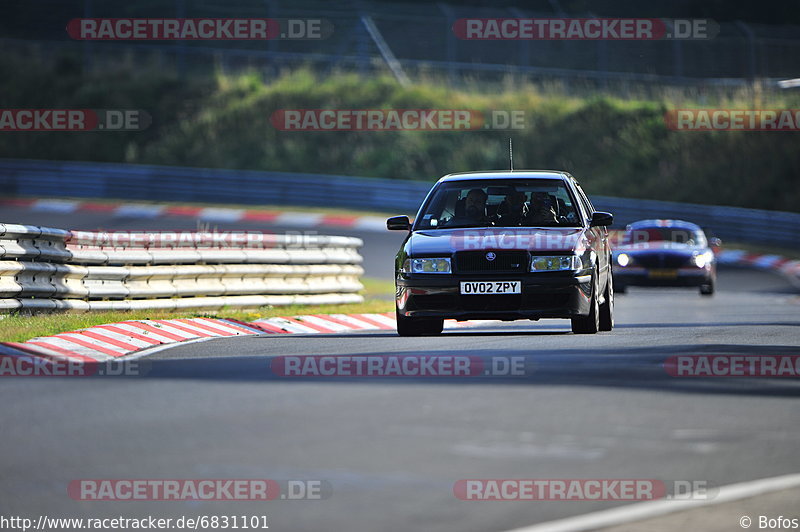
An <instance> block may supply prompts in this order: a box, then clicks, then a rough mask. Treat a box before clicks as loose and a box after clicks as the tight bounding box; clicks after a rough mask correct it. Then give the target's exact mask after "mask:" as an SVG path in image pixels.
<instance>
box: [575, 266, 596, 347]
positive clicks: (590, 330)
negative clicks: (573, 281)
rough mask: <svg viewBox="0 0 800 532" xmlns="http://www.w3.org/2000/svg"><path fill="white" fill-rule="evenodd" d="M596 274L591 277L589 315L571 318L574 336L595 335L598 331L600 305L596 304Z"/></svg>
mask: <svg viewBox="0 0 800 532" xmlns="http://www.w3.org/2000/svg"><path fill="white" fill-rule="evenodd" d="M598 284H599V283H598V281H597V274H595V275H592V295H591V298H590V299H589V315H588V316H580V317H577V318H572V332H573V333H574V334H595V333H597V331H599V330H600V305H599V304H598V298H597V292H598Z"/></svg>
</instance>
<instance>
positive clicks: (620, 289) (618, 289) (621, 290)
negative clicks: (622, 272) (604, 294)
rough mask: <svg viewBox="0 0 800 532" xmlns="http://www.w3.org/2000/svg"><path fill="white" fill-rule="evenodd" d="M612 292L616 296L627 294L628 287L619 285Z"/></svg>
mask: <svg viewBox="0 0 800 532" xmlns="http://www.w3.org/2000/svg"><path fill="white" fill-rule="evenodd" d="M614 291H615V292H616V293H617V294H626V293H627V292H628V287H627V286H625V285H624V284H622V283H620V284H618V285H617V286H616V287H614Z"/></svg>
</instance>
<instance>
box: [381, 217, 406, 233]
mask: <svg viewBox="0 0 800 532" xmlns="http://www.w3.org/2000/svg"><path fill="white" fill-rule="evenodd" d="M386 229H388V230H389V231H408V230H409V229H411V222H410V221H409V220H408V216H392V217H391V218H389V219H388V220H386Z"/></svg>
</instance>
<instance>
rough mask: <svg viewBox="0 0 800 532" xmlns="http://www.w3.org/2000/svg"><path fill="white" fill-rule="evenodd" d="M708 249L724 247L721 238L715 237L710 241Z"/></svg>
mask: <svg viewBox="0 0 800 532" xmlns="http://www.w3.org/2000/svg"><path fill="white" fill-rule="evenodd" d="M708 247H711V248H719V247H722V240H720V239H719V238H716V237H713V238H709V239H708Z"/></svg>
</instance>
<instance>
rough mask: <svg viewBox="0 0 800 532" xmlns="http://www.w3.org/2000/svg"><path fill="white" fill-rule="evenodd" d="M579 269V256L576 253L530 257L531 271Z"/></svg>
mask: <svg viewBox="0 0 800 532" xmlns="http://www.w3.org/2000/svg"><path fill="white" fill-rule="evenodd" d="M580 269H581V258H580V257H579V256H577V255H557V256H554V257H536V256H534V257H533V258H532V259H531V271H532V272H555V271H563V270H580Z"/></svg>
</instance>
